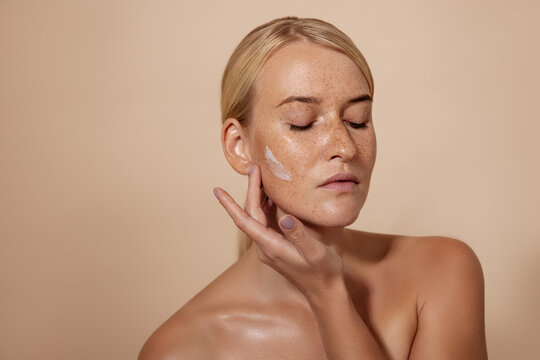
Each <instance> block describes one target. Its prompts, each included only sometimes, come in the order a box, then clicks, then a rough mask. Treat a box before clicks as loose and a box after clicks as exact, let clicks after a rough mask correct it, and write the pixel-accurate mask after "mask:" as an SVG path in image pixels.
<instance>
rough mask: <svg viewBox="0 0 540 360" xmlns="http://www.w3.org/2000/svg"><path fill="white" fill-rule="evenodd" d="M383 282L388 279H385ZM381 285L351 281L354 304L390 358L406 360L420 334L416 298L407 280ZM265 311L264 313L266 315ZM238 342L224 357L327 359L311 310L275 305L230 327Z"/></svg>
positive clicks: (362, 280) (349, 278) (351, 278)
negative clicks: (415, 338) (418, 331)
mask: <svg viewBox="0 0 540 360" xmlns="http://www.w3.org/2000/svg"><path fill="white" fill-rule="evenodd" d="M378 280H385V279H384V276H383V279H378ZM376 283H377V284H384V283H382V282H380V281H379V282H374V281H367V280H366V279H363V278H356V277H350V276H349V277H347V287H348V289H349V292H350V294H351V297H352V298H353V302H354V304H355V307H356V309H357V312H358V313H359V314H360V316H361V317H362V319H363V320H364V322H365V323H366V325H367V326H368V327H369V328H370V330H371V333H372V334H373V336H374V337H375V338H376V339H377V341H378V342H379V344H381V345H382V346H384V348H385V350H386V351H387V353H388V354H389V355H390V357H391V358H392V359H404V360H405V359H407V358H408V355H409V351H410V347H411V344H412V341H413V339H414V335H415V333H416V325H417V315H416V296H415V294H414V292H413V291H411V287H410V286H408V284H405V283H403V279H386V285H385V286H378V285H375V284H376ZM265 312H266V311H265ZM231 326H232V327H231V329H230V330H231V332H235V333H236V335H235V336H234V341H231V342H229V343H228V344H223V348H224V349H226V351H224V352H222V353H221V359H223V360H228V359H242V358H245V359H254V360H255V359H265V360H266V359H268V360H270V359H295V360H302V359H306V360H308V359H309V360H317V359H321V360H324V359H326V356H325V352H324V347H323V342H322V339H321V335H320V332H319V328H318V324H317V320H316V318H315V316H314V315H313V313H312V312H311V311H310V309H306V308H302V307H294V306H291V307H289V306H277V307H276V308H273V309H272V308H269V309H267V313H266V314H258V315H257V316H254V317H245V318H243V320H242V323H236V324H235V325H232V324H231Z"/></svg>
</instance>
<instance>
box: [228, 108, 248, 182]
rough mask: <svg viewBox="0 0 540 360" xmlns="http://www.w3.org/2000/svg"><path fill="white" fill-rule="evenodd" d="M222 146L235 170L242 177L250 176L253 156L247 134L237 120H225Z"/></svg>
mask: <svg viewBox="0 0 540 360" xmlns="http://www.w3.org/2000/svg"><path fill="white" fill-rule="evenodd" d="M221 145H222V146H223V153H225V158H227V161H228V162H229V164H231V166H232V167H233V169H234V170H235V171H236V172H237V173H239V174H242V175H247V174H249V168H250V167H251V164H252V161H251V154H250V152H249V144H248V143H247V134H246V132H245V129H244V128H242V125H240V122H239V121H238V120H237V119H233V118H229V119H227V120H225V122H224V123H223V126H222V128H221Z"/></svg>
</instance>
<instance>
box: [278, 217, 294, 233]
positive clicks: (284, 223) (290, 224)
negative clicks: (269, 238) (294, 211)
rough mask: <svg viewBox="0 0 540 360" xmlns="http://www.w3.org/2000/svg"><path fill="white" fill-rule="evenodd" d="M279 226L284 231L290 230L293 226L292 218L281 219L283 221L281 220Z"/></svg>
mask: <svg viewBox="0 0 540 360" xmlns="http://www.w3.org/2000/svg"><path fill="white" fill-rule="evenodd" d="M281 226H283V228H284V229H285V230H291V229H292V228H293V226H294V220H293V218H292V217H290V216H286V217H285V218H283V220H281Z"/></svg>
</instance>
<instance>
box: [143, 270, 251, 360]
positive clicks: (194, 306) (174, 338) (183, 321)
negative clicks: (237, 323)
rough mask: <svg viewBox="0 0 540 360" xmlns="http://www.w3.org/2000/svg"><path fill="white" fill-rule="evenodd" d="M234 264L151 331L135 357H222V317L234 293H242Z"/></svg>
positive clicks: (159, 359) (225, 331) (224, 333)
mask: <svg viewBox="0 0 540 360" xmlns="http://www.w3.org/2000/svg"><path fill="white" fill-rule="evenodd" d="M236 267H237V266H236V265H233V266H231V267H229V268H228V269H227V270H226V271H224V272H223V273H222V274H220V275H219V276H218V277H217V278H216V279H214V280H213V281H212V282H211V283H210V284H208V285H207V286H206V287H204V288H203V289H202V290H201V291H200V292H199V293H198V294H196V295H195V296H194V297H193V298H192V299H190V300H189V301H188V302H187V303H186V304H185V305H184V306H183V307H182V308H180V310H178V311H177V312H176V313H174V314H173V315H172V316H171V317H170V318H169V319H168V320H167V321H165V322H164V323H163V324H162V325H161V326H160V327H159V328H158V329H157V330H156V331H154V333H153V334H152V335H151V336H150V337H149V338H148V340H147V341H146V342H145V344H144V345H143V347H142V349H141V351H140V354H139V358H138V359H139V360H174V359H186V360H189V359H220V358H223V356H222V354H223V350H224V348H225V347H227V341H226V339H227V335H228V329H227V327H226V326H224V324H225V323H226V321H225V320H224V319H225V317H226V315H227V314H229V313H230V312H231V307H232V308H234V304H235V303H236V302H235V297H234V296H240V295H239V294H242V293H243V291H242V288H241V287H240V286H239V283H240V282H239V281H238V274H239V273H241V271H239V270H238V269H236ZM231 294H232V295H231ZM235 294H236V295H235Z"/></svg>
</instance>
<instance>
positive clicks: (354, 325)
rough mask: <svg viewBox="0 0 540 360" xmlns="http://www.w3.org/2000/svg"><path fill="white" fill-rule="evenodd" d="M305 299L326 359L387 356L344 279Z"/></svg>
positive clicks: (358, 359)
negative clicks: (327, 290) (318, 294)
mask: <svg viewBox="0 0 540 360" xmlns="http://www.w3.org/2000/svg"><path fill="white" fill-rule="evenodd" d="M329 290H330V289H329ZM308 301H309V303H310V305H311V309H312V311H313V313H314V314H315V317H316V318H317V321H318V325H319V331H320V333H321V337H322V341H323V344H324V348H325V351H326V355H327V356H328V360H353V359H354V360H360V359H366V360H379V359H380V360H383V359H384V360H387V359H388V357H387V356H386V355H385V352H384V350H383V349H382V348H381V347H380V346H379V345H378V343H377V341H376V340H375V338H374V337H373V335H372V334H371V331H370V330H369V328H368V327H367V325H366V323H365V322H364V320H363V319H362V318H361V317H360V315H359V314H358V312H357V311H356V308H355V307H354V304H353V302H352V299H351V297H350V295H349V293H348V291H347V288H346V286H345V283H344V282H339V283H338V284H336V286H335V287H334V289H332V291H329V292H328V293H327V295H325V296H324V297H321V296H318V297H317V296H312V297H310V298H309V299H308Z"/></svg>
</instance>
